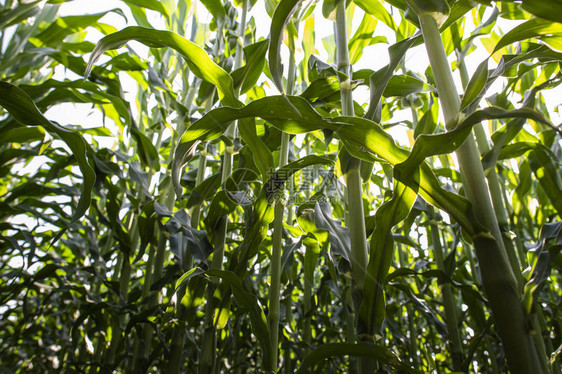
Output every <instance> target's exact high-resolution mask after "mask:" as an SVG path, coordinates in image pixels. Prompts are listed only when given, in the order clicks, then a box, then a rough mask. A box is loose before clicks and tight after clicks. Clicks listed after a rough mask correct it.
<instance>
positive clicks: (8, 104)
mask: <svg viewBox="0 0 562 374" xmlns="http://www.w3.org/2000/svg"><path fill="white" fill-rule="evenodd" d="M0 105H1V106H3V107H4V109H6V110H7V111H8V113H10V115H11V116H12V117H14V119H15V120H16V121H17V122H18V123H20V124H21V125H24V126H42V127H44V128H45V129H46V130H47V131H49V132H52V133H54V134H56V135H57V136H59V137H60V138H61V139H62V140H63V141H64V142H65V143H66V144H67V145H68V147H69V148H70V150H71V151H72V154H73V155H74V157H75V158H76V161H77V162H78V166H79V167H80V171H81V172H82V177H83V185H82V193H81V195H80V199H79V201H78V206H77V207H76V212H75V213H74V215H73V217H72V222H76V221H77V220H78V219H79V218H80V217H82V216H83V215H84V214H85V213H86V211H87V210H88V208H89V207H90V200H91V196H92V189H93V187H94V183H95V180H96V174H95V172H94V169H93V166H92V161H91V159H90V157H91V156H90V153H91V150H90V148H89V147H88V145H87V144H86V141H85V140H84V138H82V136H81V135H80V134H78V133H76V132H74V131H70V130H67V129H65V128H64V127H62V126H59V125H57V124H55V123H53V122H51V121H49V120H48V119H47V118H45V117H44V116H43V114H42V113H41V112H40V111H39V109H37V107H36V106H35V104H34V103H33V101H32V100H31V98H30V97H29V96H28V95H27V94H26V93H25V92H24V91H23V90H21V89H20V88H18V87H16V86H14V85H12V84H10V83H6V82H0ZM61 235H62V233H60V234H59V235H57V237H56V239H58V238H59V237H60V236H61Z"/></svg>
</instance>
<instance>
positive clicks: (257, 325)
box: [206, 269, 273, 370]
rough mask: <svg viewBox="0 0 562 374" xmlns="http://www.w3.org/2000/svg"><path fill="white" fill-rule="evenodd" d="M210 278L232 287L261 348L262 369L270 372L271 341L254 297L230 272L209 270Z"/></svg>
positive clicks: (265, 322)
mask: <svg viewBox="0 0 562 374" xmlns="http://www.w3.org/2000/svg"><path fill="white" fill-rule="evenodd" d="M206 274H207V275H209V276H211V277H219V278H221V279H222V280H223V281H225V282H227V283H228V284H229V285H230V286H231V287H232V294H233V295H234V300H235V301H236V303H237V304H239V305H240V306H242V307H243V308H245V309H246V310H247V311H248V313H249V314H250V321H251V323H252V332H253V333H254V335H255V336H256V337H257V338H258V341H259V342H260V345H261V346H262V355H263V358H262V360H263V363H262V365H263V369H264V370H272V365H273V362H272V357H271V340H270V337H269V328H268V326H267V320H266V318H265V313H264V312H263V310H262V308H261V307H260V305H259V302H258V298H257V297H256V295H254V294H252V293H250V292H248V291H246V290H245V289H244V286H243V285H242V282H241V281H240V278H238V277H237V276H236V274H234V273H233V272H231V271H228V270H219V269H210V270H207V272H206Z"/></svg>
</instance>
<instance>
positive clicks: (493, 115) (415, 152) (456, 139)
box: [395, 107, 551, 180]
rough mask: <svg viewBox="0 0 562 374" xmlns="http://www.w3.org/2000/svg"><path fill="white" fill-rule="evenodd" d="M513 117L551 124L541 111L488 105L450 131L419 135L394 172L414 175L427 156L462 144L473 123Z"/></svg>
mask: <svg viewBox="0 0 562 374" xmlns="http://www.w3.org/2000/svg"><path fill="white" fill-rule="evenodd" d="M514 117H517V118H531V119H533V120H535V121H538V122H541V123H544V124H548V125H551V124H550V121H549V120H548V119H546V118H545V117H544V116H543V115H542V114H541V113H539V112H537V111H535V110H532V109H529V108H521V109H516V110H505V109H501V108H496V107H488V108H485V109H482V110H479V111H476V112H474V113H473V114H471V115H470V116H468V117H467V118H466V119H464V120H463V121H462V122H461V123H460V124H459V125H458V126H456V127H455V128H454V129H453V130H451V131H447V132H445V133H442V134H422V135H420V136H419V137H418V138H417V140H416V142H415V143H414V147H413V149H412V152H411V153H410V155H409V157H408V159H407V160H406V161H404V162H403V163H401V164H400V165H397V166H396V168H395V172H396V173H397V178H398V179H400V180H406V179H407V178H413V177H414V176H415V175H416V168H417V167H418V166H419V165H420V164H421V163H422V162H423V160H425V159H426V158H427V157H429V156H434V155H438V154H448V153H451V152H454V151H455V150H456V149H457V148H458V147H460V146H461V145H462V144H463V142H464V141H465V139H466V138H467V137H468V135H469V134H470V131H471V130H472V126H474V125H475V124H477V123H480V122H482V121H484V120H489V119H500V118H514Z"/></svg>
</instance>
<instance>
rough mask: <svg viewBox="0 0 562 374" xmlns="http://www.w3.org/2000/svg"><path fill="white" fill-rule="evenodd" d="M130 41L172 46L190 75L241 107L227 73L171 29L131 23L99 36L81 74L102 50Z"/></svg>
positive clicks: (227, 101) (196, 46) (155, 45)
mask: <svg viewBox="0 0 562 374" xmlns="http://www.w3.org/2000/svg"><path fill="white" fill-rule="evenodd" d="M130 40H136V41H138V42H141V43H143V44H146V45H147V46H149V47H152V48H161V47H169V48H172V49H175V50H176V51H178V52H179V53H180V54H181V55H182V56H183V57H184V58H185V60H186V62H187V65H188V66H189V68H190V70H191V71H192V72H193V74H195V75H196V76H197V77H199V78H201V79H204V80H206V81H207V82H209V83H212V84H213V85H215V86H216V87H217V90H218V91H219V97H220V99H221V101H222V102H223V103H224V104H225V105H229V106H232V107H240V105H241V103H240V102H239V101H238V99H237V98H236V95H235V93H234V88H233V84H232V78H231V77H230V75H229V74H228V73H227V72H226V71H224V70H223V69H222V68H221V67H220V66H218V65H217V64H216V63H215V62H214V61H213V60H212V59H211V58H210V57H209V55H208V54H207V52H205V50H204V49H203V48H201V47H199V46H198V45H197V44H194V43H192V42H190V41H189V40H187V39H185V38H183V37H181V36H180V35H178V34H176V33H173V32H171V31H163V30H153V29H147V28H143V27H137V26H131V27H127V28H125V29H123V30H121V31H118V32H116V33H114V34H111V35H108V36H106V37H104V38H102V39H101V40H100V41H99V42H98V44H97V45H96V48H95V49H94V51H93V52H92V55H91V56H90V61H89V62H88V66H87V68H86V72H85V73H84V76H85V77H86V78H87V77H88V75H90V72H91V70H92V67H93V65H94V63H95V62H96V61H97V60H98V59H99V58H100V56H101V55H102V54H103V53H104V52H105V51H107V50H110V49H117V48H120V47H122V46H123V45H125V44H126V43H127V42H128V41H130Z"/></svg>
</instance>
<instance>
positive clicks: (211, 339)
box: [198, 0, 248, 374]
mask: <svg viewBox="0 0 562 374" xmlns="http://www.w3.org/2000/svg"><path fill="white" fill-rule="evenodd" d="M247 13H248V0H244V1H243V3H242V15H241V18H240V23H239V27H238V35H239V40H238V44H237V45H236V58H235V65H234V70H236V69H238V68H240V67H241V66H242V48H243V47H244V35H245V32H246V16H247ZM220 34H222V28H219V31H218V32H217V44H218V43H219V41H220V40H221V35H220ZM235 134H236V124H231V125H230V126H229V127H228V129H227V130H226V132H225V136H226V137H227V138H228V139H229V140H230V141H231V143H230V144H225V152H224V155H223V158H222V165H221V167H222V171H221V183H222V185H223V186H224V185H225V183H226V181H227V180H228V178H230V176H231V174H232V164H233V156H234V146H233V143H232V142H233V141H234V137H235ZM227 231H228V216H223V217H221V218H220V219H219V222H218V224H217V226H216V229H215V232H214V235H213V244H214V250H213V255H212V256H213V258H212V262H211V269H221V268H222V266H223V262H224V252H225V247H226V237H227ZM217 285H218V280H217V279H212V282H211V283H209V285H208V286H207V297H206V300H207V304H206V306H205V321H204V325H205V332H204V335H203V343H202V345H203V347H202V349H201V356H200V359H199V368H198V373H200V374H202V373H205V374H208V373H214V372H216V371H217V370H218V364H217V360H216V350H217V349H216V347H217V333H216V319H217V318H216V317H217V316H215V307H216V305H215V304H216V303H215V300H214V293H215V291H216V289H217ZM219 313H220V312H219Z"/></svg>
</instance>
